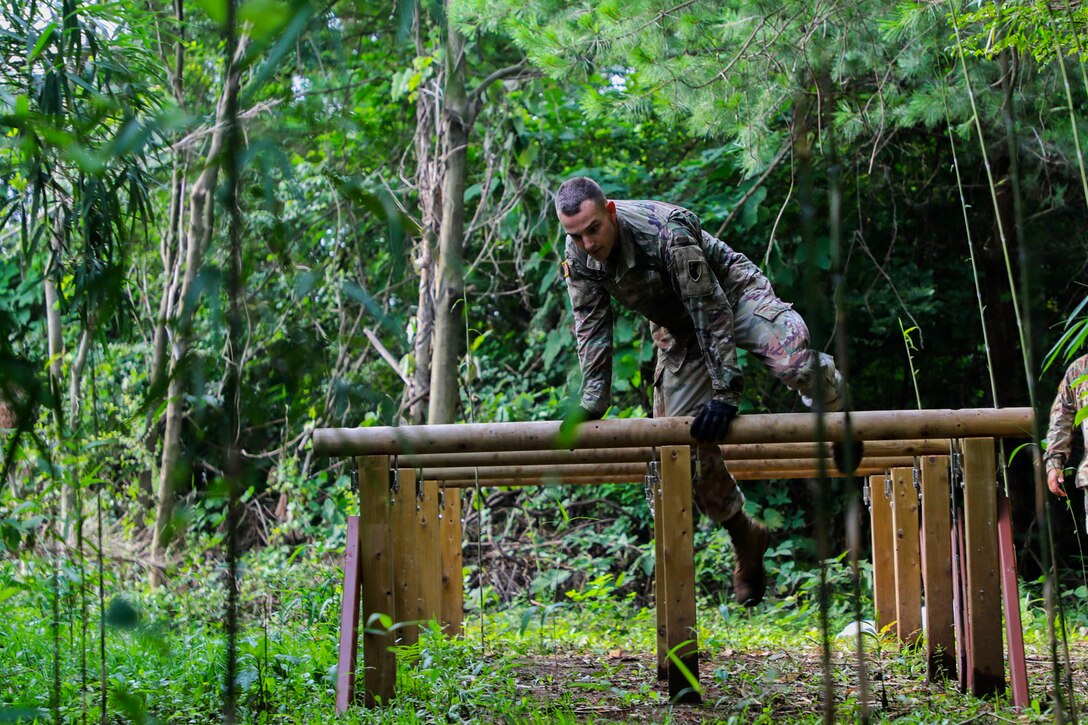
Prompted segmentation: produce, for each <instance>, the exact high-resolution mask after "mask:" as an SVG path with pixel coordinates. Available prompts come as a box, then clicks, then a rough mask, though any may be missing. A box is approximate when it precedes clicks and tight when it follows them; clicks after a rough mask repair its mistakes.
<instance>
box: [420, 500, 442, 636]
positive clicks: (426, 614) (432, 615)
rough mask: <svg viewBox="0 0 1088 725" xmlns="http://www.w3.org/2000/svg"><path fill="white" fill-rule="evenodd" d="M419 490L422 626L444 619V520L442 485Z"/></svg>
mask: <svg viewBox="0 0 1088 725" xmlns="http://www.w3.org/2000/svg"><path fill="white" fill-rule="evenodd" d="M419 485H420V488H419V489H417V491H418V492H419V493H421V494H422V495H421V496H418V497H417V498H416V509H417V510H416V520H417V521H418V526H417V531H418V532H419V542H418V544H417V545H418V546H419V575H418V578H419V610H418V611H417V612H416V618H417V619H418V620H419V621H420V622H421V623H422V624H428V623H429V622H431V621H432V620H433V621H440V620H441V618H442V546H441V533H442V532H441V520H440V519H439V516H438V481H423V482H421V483H420V484H419Z"/></svg>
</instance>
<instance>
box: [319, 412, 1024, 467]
mask: <svg viewBox="0 0 1088 725" xmlns="http://www.w3.org/2000/svg"><path fill="white" fill-rule="evenodd" d="M845 418H846V416H845V414H843V413H829V414H827V415H824V416H823V423H824V433H825V435H826V437H827V439H828V440H834V439H837V438H841V437H843V436H844V435H845ZM850 420H851V425H852V435H853V436H854V437H855V438H858V439H862V440H898V439H902V438H964V437H972V436H997V437H1015V438H1021V437H1030V436H1031V429H1032V411H1031V408H975V409H964V410H895V411H885V410H872V411H858V412H855V413H852V414H851V416H850ZM816 423H817V416H816V415H815V414H814V413H780V414H768V415H742V416H740V417H739V418H737V420H736V421H735V422H734V423H733V426H732V428H731V429H730V431H729V437H728V439H727V442H728V443H803V442H809V441H815V440H816V430H817V425H816ZM560 426H562V423H561V422H560V421H538V422H527V423H450V424H443V425H418V426H393V427H371V428H319V429H317V430H315V431H314V437H313V445H314V450H315V451H316V452H317V453H321V454H326V455H331V456H355V455H373V454H379V453H381V454H396V455H404V454H407V453H451V452H457V451H461V452H469V451H529V450H534V451H539V450H548V449H561V448H568V449H571V450H573V449H577V448H632V447H642V446H666V445H690V444H692V443H693V442H694V441H693V440H692V438H691V434H690V428H691V418H689V417H680V418H637V419H624V420H619V419H609V420H597V421H593V422H589V423H583V424H582V425H581V426H579V427H578V429H577V430H576V431H574V432H573V433H572V434H571V436H570V437H569V439H567V438H565V437H562V436H561V435H560Z"/></svg>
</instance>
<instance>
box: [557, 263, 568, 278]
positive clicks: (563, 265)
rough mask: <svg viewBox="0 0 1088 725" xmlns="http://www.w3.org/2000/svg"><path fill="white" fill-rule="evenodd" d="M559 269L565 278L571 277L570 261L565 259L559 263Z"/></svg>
mask: <svg viewBox="0 0 1088 725" xmlns="http://www.w3.org/2000/svg"><path fill="white" fill-rule="evenodd" d="M559 270H560V272H561V273H562V275H563V279H570V262H568V261H567V260H565V259H564V260H563V261H562V262H560V263H559Z"/></svg>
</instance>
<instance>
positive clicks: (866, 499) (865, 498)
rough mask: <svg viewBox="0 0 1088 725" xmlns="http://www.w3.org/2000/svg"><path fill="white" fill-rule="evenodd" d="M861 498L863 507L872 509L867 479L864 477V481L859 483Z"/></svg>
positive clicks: (871, 498)
mask: <svg viewBox="0 0 1088 725" xmlns="http://www.w3.org/2000/svg"><path fill="white" fill-rule="evenodd" d="M861 500H862V502H863V503H864V504H865V508H867V509H869V510H870V511H871V510H872V509H873V497H872V494H871V492H870V491H869V481H868V479H866V481H865V483H863V484H861Z"/></svg>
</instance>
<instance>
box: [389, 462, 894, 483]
mask: <svg viewBox="0 0 1088 725" xmlns="http://www.w3.org/2000/svg"><path fill="white" fill-rule="evenodd" d="M913 465H914V459H913V458H911V457H909V456H892V457H887V458H863V459H862V460H861V464H860V466H859V467H860V468H877V469H880V470H884V469H886V468H894V467H897V466H898V467H902V466H907V467H910V466H913ZM728 466H729V470H730V471H731V472H732V473H733V474H734V475H735V474H737V473H741V472H746V473H762V472H763V471H816V470H819V463H818V461H817V460H816V459H813V458H782V459H777V460H776V459H763V460H755V461H729V464H728ZM824 467H825V468H833V467H834V464H831V463H829V462H825V464H824ZM405 470H408V471H412V472H413V473H414V472H415V471H416V470H417V469H414V468H408V469H405ZM645 472H646V465H645V464H644V463H562V464H553V465H548V466H477V467H468V468H465V467H444V468H424V469H422V473H423V478H425V479H426V480H428V481H456V480H468V479H474V478H475V477H476V476H479V477H480V478H481V479H484V480H487V479H493V478H502V479H506V478H546V477H548V476H556V477H579V476H612V475H616V476H622V475H626V476H635V477H640V476H642V475H644V474H645Z"/></svg>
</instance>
